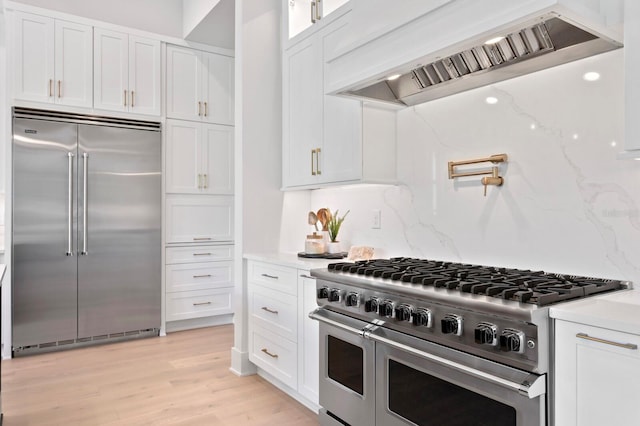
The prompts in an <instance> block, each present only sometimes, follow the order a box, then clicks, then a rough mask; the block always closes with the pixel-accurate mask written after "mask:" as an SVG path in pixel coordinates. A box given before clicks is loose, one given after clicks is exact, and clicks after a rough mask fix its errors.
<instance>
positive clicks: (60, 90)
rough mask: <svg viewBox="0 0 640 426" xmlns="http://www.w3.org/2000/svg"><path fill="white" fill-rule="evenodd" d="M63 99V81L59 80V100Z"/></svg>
mask: <svg viewBox="0 0 640 426" xmlns="http://www.w3.org/2000/svg"><path fill="white" fill-rule="evenodd" d="M61 97H62V81H60V80H58V98H61Z"/></svg>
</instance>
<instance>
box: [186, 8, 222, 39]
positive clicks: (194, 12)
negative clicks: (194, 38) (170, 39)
mask: <svg viewBox="0 0 640 426" xmlns="http://www.w3.org/2000/svg"><path fill="white" fill-rule="evenodd" d="M218 3H220V0H183V7H182V34H183V35H185V36H186V35H188V34H189V33H190V32H191V31H193V29H194V28H195V27H197V26H198V24H199V23H200V22H201V21H202V20H203V19H204V18H205V17H206V16H207V15H208V14H209V12H211V10H213V8H214V7H216V5H217V4H218Z"/></svg>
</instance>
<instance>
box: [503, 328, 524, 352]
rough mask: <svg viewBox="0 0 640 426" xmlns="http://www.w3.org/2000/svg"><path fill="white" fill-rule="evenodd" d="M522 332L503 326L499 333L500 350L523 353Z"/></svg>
mask: <svg viewBox="0 0 640 426" xmlns="http://www.w3.org/2000/svg"><path fill="white" fill-rule="evenodd" d="M524 338H525V336H524V333H523V332H522V331H520V330H516V329H514V328H505V329H504V330H502V333H501V334H500V350H502V351H504V352H516V353H520V354H521V353H524Z"/></svg>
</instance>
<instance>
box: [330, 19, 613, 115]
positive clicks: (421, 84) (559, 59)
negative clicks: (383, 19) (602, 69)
mask: <svg viewBox="0 0 640 426" xmlns="http://www.w3.org/2000/svg"><path fill="white" fill-rule="evenodd" d="M469 45H470V46H472V47H470V48H468V49H465V50H462V51H459V52H457V53H455V54H453V55H448V56H446V57H444V58H438V60H436V61H434V62H430V63H427V64H426V65H421V66H419V67H417V68H414V69H412V70H410V71H409V72H406V73H404V74H402V75H400V76H399V77H396V78H395V79H392V80H382V81H376V82H373V83H371V82H369V83H368V84H366V85H364V86H360V87H356V88H354V89H351V90H346V91H342V92H340V94H342V95H348V96H355V97H358V98H363V99H365V100H377V101H384V102H390V103H394V104H399V105H407V106H409V105H416V104H420V103H424V102H427V101H431V100H434V99H438V98H442V97H445V96H449V95H453V94H456V93H460V92H463V91H465V90H469V89H474V88H477V87H481V86H485V85H488V84H491V83H496V82H499V81H503V80H507V79H510V78H513V77H518V76H521V75H525V74H528V73H531V72H534V71H539V70H542V69H545V68H550V67H553V66H556V65H560V64H564V63H567V62H571V61H574V60H577V59H582V58H586V57H588V56H592V55H597V54H599V53H604V52H607V51H610V50H614V49H617V48H620V47H622V44H620V43H618V42H615V41H612V40H608V39H604V38H601V37H598V36H597V35H595V34H593V33H591V32H589V31H586V30H584V29H582V28H578V27H577V26H575V25H573V24H571V23H569V22H566V21H564V20H562V19H561V18H559V17H558V16H557V15H555V14H550V15H548V16H546V17H543V18H541V19H538V20H536V21H535V22H534V23H532V24H530V25H528V26H523V27H522V28H519V29H516V30H514V31H510V32H508V33H507V34H505V35H504V36H503V37H496V38H495V39H493V40H490V41H487V42H485V41H479V42H478V43H477V44H471V43H470V44H469Z"/></svg>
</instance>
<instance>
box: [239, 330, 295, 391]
mask: <svg viewBox="0 0 640 426" xmlns="http://www.w3.org/2000/svg"><path fill="white" fill-rule="evenodd" d="M296 358H297V351H296V344H295V343H293V342H290V341H289V340H286V339H283V338H282V337H280V336H278V335H276V334H273V333H271V332H269V331H267V330H264V329H262V328H260V327H252V329H251V332H250V336H249V359H250V360H251V362H253V363H254V364H255V365H257V366H258V367H260V368H262V369H263V370H265V371H266V372H267V373H269V374H271V375H272V376H274V377H275V378H277V379H279V380H280V381H282V382H283V383H284V384H286V385H287V386H290V387H292V388H294V389H295V388H296V386H297V369H298V364H297V359H296Z"/></svg>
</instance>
